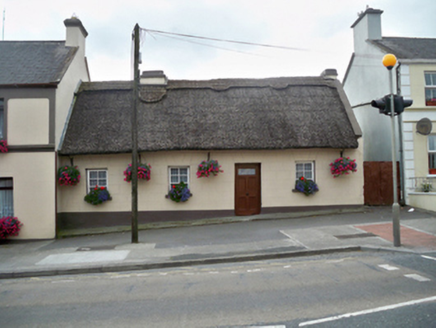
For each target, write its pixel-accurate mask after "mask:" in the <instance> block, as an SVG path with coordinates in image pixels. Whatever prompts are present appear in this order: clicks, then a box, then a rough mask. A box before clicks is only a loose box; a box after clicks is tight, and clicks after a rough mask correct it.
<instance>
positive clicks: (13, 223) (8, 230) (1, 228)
mask: <svg viewBox="0 0 436 328" xmlns="http://www.w3.org/2000/svg"><path fill="white" fill-rule="evenodd" d="M22 226H23V224H22V223H21V222H20V220H18V219H17V218H14V217H12V216H6V217H2V218H1V219H0V239H6V238H7V237H9V236H18V233H19V232H20V229H21V227H22Z"/></svg>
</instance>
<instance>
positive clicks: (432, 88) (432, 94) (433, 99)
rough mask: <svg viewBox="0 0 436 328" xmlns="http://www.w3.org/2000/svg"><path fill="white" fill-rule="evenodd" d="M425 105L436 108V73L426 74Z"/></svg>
mask: <svg viewBox="0 0 436 328" xmlns="http://www.w3.org/2000/svg"><path fill="white" fill-rule="evenodd" d="M425 105H426V106H436V72H431V73H425Z"/></svg>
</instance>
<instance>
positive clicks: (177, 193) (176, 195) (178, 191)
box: [165, 182, 192, 203]
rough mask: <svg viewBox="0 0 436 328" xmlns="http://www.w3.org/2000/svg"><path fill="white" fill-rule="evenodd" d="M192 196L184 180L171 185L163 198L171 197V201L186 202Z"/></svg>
mask: <svg viewBox="0 0 436 328" xmlns="http://www.w3.org/2000/svg"><path fill="white" fill-rule="evenodd" d="M191 197H192V194H191V191H190V190H189V188H188V186H187V185H186V183H184V182H180V183H179V184H174V185H172V186H171V190H170V191H169V192H168V195H166V196H165V198H168V199H171V200H172V201H173V202H176V203H180V202H182V203H183V202H186V201H188V199H189V198H191Z"/></svg>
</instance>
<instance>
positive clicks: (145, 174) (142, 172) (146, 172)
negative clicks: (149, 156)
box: [123, 163, 151, 182]
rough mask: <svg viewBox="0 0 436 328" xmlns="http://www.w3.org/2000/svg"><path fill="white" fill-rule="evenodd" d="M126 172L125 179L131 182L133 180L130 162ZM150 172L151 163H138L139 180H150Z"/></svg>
mask: <svg viewBox="0 0 436 328" xmlns="http://www.w3.org/2000/svg"><path fill="white" fill-rule="evenodd" d="M123 174H124V177H125V178H124V181H127V182H131V181H132V164H129V165H128V166H127V168H126V170H125V171H124V172H123ZM150 174H151V165H150V164H148V165H147V164H142V163H140V164H138V180H139V179H142V180H146V181H149V180H150Z"/></svg>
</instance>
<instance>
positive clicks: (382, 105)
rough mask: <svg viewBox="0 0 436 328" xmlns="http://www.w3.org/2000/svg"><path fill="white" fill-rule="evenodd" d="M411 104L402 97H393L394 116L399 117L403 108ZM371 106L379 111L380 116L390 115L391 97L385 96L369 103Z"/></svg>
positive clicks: (410, 101)
mask: <svg viewBox="0 0 436 328" xmlns="http://www.w3.org/2000/svg"><path fill="white" fill-rule="evenodd" d="M412 104H413V100H412V99H406V100H404V98H403V97H402V96H398V95H394V109H395V115H399V114H401V113H402V112H403V111H404V108H406V107H409V106H411V105H412ZM371 106H372V107H376V108H378V109H379V112H380V114H385V115H391V95H386V96H384V97H383V98H380V99H376V100H373V101H371Z"/></svg>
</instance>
